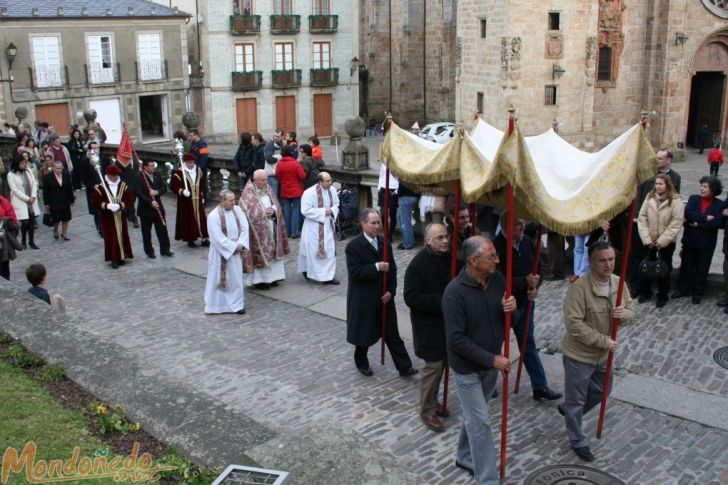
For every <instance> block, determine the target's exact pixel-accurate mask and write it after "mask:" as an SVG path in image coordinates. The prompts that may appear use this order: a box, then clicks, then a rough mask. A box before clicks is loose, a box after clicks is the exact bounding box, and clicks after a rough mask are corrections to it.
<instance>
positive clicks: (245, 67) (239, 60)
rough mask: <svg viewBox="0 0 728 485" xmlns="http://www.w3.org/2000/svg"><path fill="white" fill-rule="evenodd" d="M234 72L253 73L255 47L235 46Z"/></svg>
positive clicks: (249, 45)
mask: <svg viewBox="0 0 728 485" xmlns="http://www.w3.org/2000/svg"><path fill="white" fill-rule="evenodd" d="M235 71H236V72H253V71H255V46H254V45H253V44H235Z"/></svg>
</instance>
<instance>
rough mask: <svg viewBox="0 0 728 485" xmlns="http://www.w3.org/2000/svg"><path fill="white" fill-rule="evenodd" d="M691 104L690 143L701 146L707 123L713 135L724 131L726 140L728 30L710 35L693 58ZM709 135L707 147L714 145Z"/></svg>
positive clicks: (688, 134) (688, 130)
mask: <svg viewBox="0 0 728 485" xmlns="http://www.w3.org/2000/svg"><path fill="white" fill-rule="evenodd" d="M690 72H691V73H692V79H691V83H690V107H689V115H688V126H687V136H686V138H685V142H686V144H687V145H690V146H694V147H697V146H698V133H699V131H700V128H701V127H702V126H704V125H707V126H708V130H709V133H710V135H711V136H712V134H713V132H714V131H716V130H721V132H722V140H723V143H724V144H725V143H726V127H727V126H726V125H727V124H728V123H726V112H727V111H728V84H727V81H726V79H727V78H728V29H723V30H720V31H718V32H715V33H713V34H711V35H710V36H708V37H707V38H706V39H705V41H704V42H703V44H702V45H701V46H700V48H699V49H698V51H697V52H696V53H695V56H694V57H693V62H692V66H691V69H690ZM711 136H709V137H708V140H707V142H706V147H707V146H709V145H710V140H711Z"/></svg>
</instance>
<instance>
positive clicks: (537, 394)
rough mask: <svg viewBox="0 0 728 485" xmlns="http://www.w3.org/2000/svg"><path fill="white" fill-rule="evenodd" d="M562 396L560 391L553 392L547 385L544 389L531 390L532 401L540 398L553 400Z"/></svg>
mask: <svg viewBox="0 0 728 485" xmlns="http://www.w3.org/2000/svg"><path fill="white" fill-rule="evenodd" d="M562 397H564V395H563V394H561V393H560V392H554V391H552V390H551V389H549V388H548V387H547V388H545V389H534V390H533V400H534V401H540V400H541V399H546V400H547V401H555V400H557V399H561V398H562Z"/></svg>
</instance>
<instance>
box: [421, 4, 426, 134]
mask: <svg viewBox="0 0 728 485" xmlns="http://www.w3.org/2000/svg"><path fill="white" fill-rule="evenodd" d="M422 124H423V125H426V124H427V0H424V1H423V2H422Z"/></svg>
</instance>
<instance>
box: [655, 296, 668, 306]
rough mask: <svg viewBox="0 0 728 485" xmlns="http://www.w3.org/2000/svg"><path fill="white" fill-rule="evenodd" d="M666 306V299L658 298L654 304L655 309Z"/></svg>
mask: <svg viewBox="0 0 728 485" xmlns="http://www.w3.org/2000/svg"><path fill="white" fill-rule="evenodd" d="M666 304H667V298H658V299H657V303H655V307H656V308H662V307H664V306H665V305H666Z"/></svg>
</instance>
